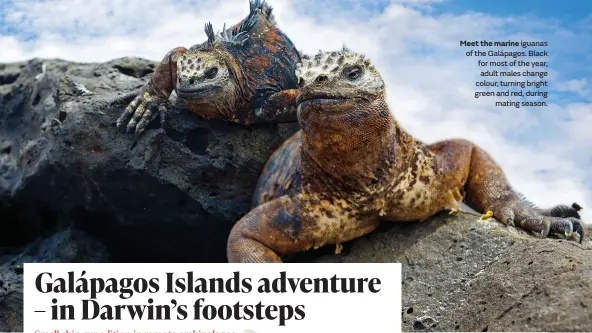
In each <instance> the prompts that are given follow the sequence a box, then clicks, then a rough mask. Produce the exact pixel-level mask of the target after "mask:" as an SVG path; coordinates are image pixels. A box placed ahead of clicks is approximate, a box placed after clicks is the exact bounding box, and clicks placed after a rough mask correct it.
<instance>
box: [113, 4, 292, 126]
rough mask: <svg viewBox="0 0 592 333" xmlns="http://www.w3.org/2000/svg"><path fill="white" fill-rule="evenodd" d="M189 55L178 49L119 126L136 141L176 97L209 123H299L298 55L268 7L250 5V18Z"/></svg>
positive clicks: (210, 36) (211, 34) (210, 34)
mask: <svg viewBox="0 0 592 333" xmlns="http://www.w3.org/2000/svg"><path fill="white" fill-rule="evenodd" d="M205 32H206V35H207V37H208V40H207V41H206V42H204V43H202V44H198V45H195V46H193V47H191V48H190V49H186V48H185V47H178V48H175V49H173V50H171V51H169V52H168V53H167V55H166V56H165V57H164V59H163V60H162V62H161V63H160V64H159V65H158V66H157V67H156V69H155V71H154V73H153V75H152V77H151V78H150V81H149V82H148V83H147V84H146V85H145V86H144V87H143V88H142V89H141V91H140V93H139V94H138V96H137V97H136V98H135V99H134V100H133V101H132V102H131V103H130V104H129V106H128V107H127V108H126V109H125V110H124V112H123V113H122V114H121V116H120V117H119V119H118V120H117V127H118V128H119V129H121V130H125V131H127V132H132V131H135V134H136V137H137V136H138V135H139V134H141V133H142V131H143V130H144V129H145V128H146V126H147V125H148V122H149V121H150V120H151V118H152V116H153V115H154V114H155V113H159V114H160V120H161V123H164V122H165V120H166V117H165V115H166V112H167V105H168V104H167V101H168V98H169V96H170V95H171V93H172V92H173V91H175V92H176V94H177V96H178V98H179V99H180V100H182V101H184V102H185V104H186V105H187V107H188V109H189V110H190V111H191V112H194V113H196V114H198V115H200V116H202V117H203V118H205V119H209V118H217V119H223V120H226V121H232V122H238V123H243V124H254V123H281V122H296V121H297V117H296V108H295V99H296V96H297V95H298V90H297V88H298V83H297V80H296V75H295V70H296V64H297V63H299V62H300V52H298V50H297V49H296V48H295V47H294V45H293V44H292V42H291V41H290V39H289V38H288V37H287V36H286V35H285V34H284V33H283V32H282V31H281V30H280V29H279V28H278V27H277V25H276V23H275V21H274V18H273V15H272V8H271V6H269V5H268V4H267V3H266V2H265V1H262V0H250V12H249V15H248V16H247V17H246V18H245V19H243V20H242V21H241V22H239V23H238V24H236V25H235V26H233V27H231V28H230V29H226V27H224V28H223V29H222V32H220V33H218V34H215V33H214V30H213V28H212V25H211V24H210V23H208V24H206V26H205Z"/></svg>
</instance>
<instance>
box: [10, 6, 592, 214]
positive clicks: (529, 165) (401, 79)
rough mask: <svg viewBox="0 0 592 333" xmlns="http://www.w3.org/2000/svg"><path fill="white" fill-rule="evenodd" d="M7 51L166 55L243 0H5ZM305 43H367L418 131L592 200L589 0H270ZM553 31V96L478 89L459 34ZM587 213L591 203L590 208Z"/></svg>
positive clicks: (236, 14)
mask: <svg viewBox="0 0 592 333" xmlns="http://www.w3.org/2000/svg"><path fill="white" fill-rule="evenodd" d="M0 2H1V3H2V5H1V6H0V18H1V19H2V20H1V22H2V23H0V45H1V47H0V62H8V61H22V60H25V59H29V58H32V57H40V58H63V59H67V60H75V61H84V62H92V61H107V60H110V59H113V58H117V57H123V56H139V57H144V58H148V59H153V60H160V59H162V57H163V56H164V54H166V53H167V51H168V50H170V49H172V48H174V47H177V46H191V45H192V44H195V43H198V42H201V41H203V40H204V39H205V34H204V33H203V25H204V23H205V22H207V21H211V22H212V23H213V25H214V29H215V30H219V29H220V28H221V27H222V24H223V23H225V22H226V23H228V24H231V23H233V22H237V21H238V20H240V19H242V18H243V17H244V16H245V15H246V13H247V10H248V1H247V0H175V1H172V0H170V1H167V0H126V1H121V0H10V1H7V0H0ZM268 2H270V3H271V5H272V6H273V7H274V12H275V14H276V18H277V21H278V24H279V26H280V27H281V28H282V30H284V31H285V32H286V33H287V34H288V35H289V36H290V38H291V39H292V41H293V42H294V43H295V44H296V46H297V47H298V48H300V49H302V50H303V51H305V52H306V53H314V52H317V51H318V50H319V49H324V50H327V49H335V48H340V47H341V46H342V45H343V44H344V43H345V44H346V45H347V46H348V47H350V48H352V49H354V50H357V51H360V52H364V53H366V54H367V55H368V56H369V57H370V58H371V59H373V61H374V62H375V63H376V65H377V67H378V68H379V69H380V70H381V73H382V75H383V78H384V79H385V81H386V82H387V87H388V94H387V95H388V97H389V104H390V106H391V108H392V110H393V113H394V114H395V117H396V118H397V119H399V121H400V122H401V123H402V125H403V126H404V127H405V128H406V129H407V130H408V131H410V132H411V133H412V134H414V135H416V136H417V137H418V138H420V139H421V140H424V141H426V142H432V141H436V140H441V139H445V138H449V137H463V138H467V139H470V140H472V141H474V142H475V143H476V144H478V145H479V146H481V147H483V148H485V149H486V150H487V151H488V152H490V154H491V155H492V156H493V157H494V158H495V159H496V161H498V163H499V164H501V166H502V167H503V168H504V170H505V171H506V174H507V176H508V178H509V179H510V181H511V183H512V184H513V185H514V186H515V187H516V188H517V189H518V190H520V191H522V192H524V194H525V195H526V196H528V197H529V198H531V199H532V200H533V201H534V202H535V203H538V204H540V205H541V206H548V205H552V204H556V203H558V202H563V203H571V202H572V201H578V202H579V203H581V204H582V205H583V206H584V207H585V208H587V209H586V211H592V180H591V179H592V86H591V84H592V1H585V0H572V1H560V0H556V1H552V0H392V1H384V0H378V1H369V0H345V1H336V0H325V1H323V0H317V1H315V0H268ZM465 39H466V40H475V39H477V40H481V39H487V40H492V41H496V40H502V41H505V40H508V39H512V40H545V41H548V42H549V47H548V48H547V50H548V52H549V58H548V61H549V68H548V70H549V75H550V76H549V81H550V84H551V86H550V87H549V93H550V96H549V98H548V101H549V103H550V106H549V107H546V108H531V109H528V108H520V109H515V108H496V107H495V106H494V105H493V104H494V101H495V99H478V100H476V99H474V98H473V95H474V92H475V91H476V90H479V89H478V88H477V87H475V81H476V80H479V79H480V77H479V68H478V66H477V65H476V60H477V59H475V58H467V57H465V56H464V53H465V52H466V49H465V48H461V47H459V45H458V42H459V40H465ZM588 214H589V215H587V218H588V220H590V222H592V212H590V213H588Z"/></svg>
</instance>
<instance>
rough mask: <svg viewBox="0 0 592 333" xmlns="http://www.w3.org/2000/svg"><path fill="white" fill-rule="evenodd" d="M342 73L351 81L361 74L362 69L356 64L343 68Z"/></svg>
mask: <svg viewBox="0 0 592 333" xmlns="http://www.w3.org/2000/svg"><path fill="white" fill-rule="evenodd" d="M343 74H345V76H346V77H347V78H348V79H350V80H351V81H353V80H357V79H358V78H359V77H360V76H361V75H362V69H361V68H360V67H358V66H353V67H347V68H345V69H344V70H343Z"/></svg>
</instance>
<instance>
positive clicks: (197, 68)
mask: <svg viewBox="0 0 592 333" xmlns="http://www.w3.org/2000/svg"><path fill="white" fill-rule="evenodd" d="M213 67H216V68H217V69H218V72H217V74H216V76H215V77H214V78H213V79H212V81H216V82H221V81H225V80H228V79H229V78H230V75H229V72H228V68H227V67H226V64H225V63H224V62H222V61H221V60H218V59H217V58H216V56H215V55H214V54H213V53H211V52H200V51H189V52H186V53H184V54H183V55H180V56H179V57H178V58H177V78H178V79H179V80H181V81H183V80H190V79H202V78H204V77H205V74H206V72H207V71H208V70H210V69H211V68H213ZM202 81H207V79H203V80H202Z"/></svg>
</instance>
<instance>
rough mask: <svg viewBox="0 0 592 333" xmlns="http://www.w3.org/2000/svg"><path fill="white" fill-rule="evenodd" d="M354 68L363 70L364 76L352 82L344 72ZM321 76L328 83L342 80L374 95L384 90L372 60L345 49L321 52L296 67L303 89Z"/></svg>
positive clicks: (304, 59) (305, 59) (303, 60)
mask: <svg viewBox="0 0 592 333" xmlns="http://www.w3.org/2000/svg"><path fill="white" fill-rule="evenodd" d="M354 66H357V67H359V68H360V69H361V71H362V75H361V76H360V77H359V78H358V79H356V80H353V81H351V80H348V79H347V76H346V73H344V70H346V69H349V68H351V67H354ZM321 75H324V76H325V77H326V80H325V82H326V83H330V82H333V81H335V80H342V81H343V82H348V83H349V84H353V85H354V86H356V87H358V88H362V89H365V90H367V91H369V92H374V93H376V92H380V91H382V90H383V89H384V82H383V80H382V77H381V76H380V73H378V71H377V70H376V68H375V67H374V65H372V63H371V62H370V60H369V59H366V57H365V56H364V55H363V54H361V53H357V52H353V51H350V50H348V49H347V48H345V47H344V48H343V49H342V50H341V51H331V52H329V51H327V52H323V51H319V53H318V54H316V55H315V56H314V57H313V58H303V59H302V61H301V63H299V64H297V65H296V76H297V78H298V81H299V82H301V87H306V86H308V85H310V84H313V83H315V80H316V79H317V78H318V77H319V76H321Z"/></svg>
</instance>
